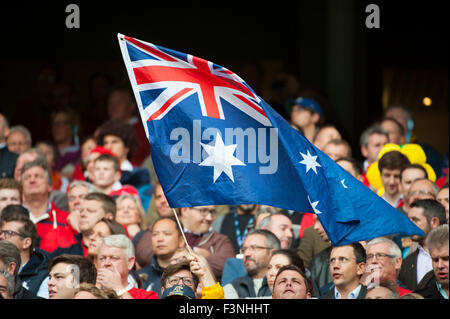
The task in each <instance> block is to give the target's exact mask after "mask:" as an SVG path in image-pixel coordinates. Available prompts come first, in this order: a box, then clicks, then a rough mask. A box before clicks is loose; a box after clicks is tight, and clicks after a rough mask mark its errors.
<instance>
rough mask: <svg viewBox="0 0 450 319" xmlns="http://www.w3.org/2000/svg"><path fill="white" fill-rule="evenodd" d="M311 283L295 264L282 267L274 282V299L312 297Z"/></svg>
mask: <svg viewBox="0 0 450 319" xmlns="http://www.w3.org/2000/svg"><path fill="white" fill-rule="evenodd" d="M311 293H312V287H311V283H310V282H309V280H308V278H306V275H305V273H304V272H303V271H302V270H301V269H300V268H298V267H297V266H295V265H286V266H283V267H281V268H280V270H279V271H278V274H277V276H276V277H275V282H274V284H273V297H272V298H273V299H310V298H311Z"/></svg>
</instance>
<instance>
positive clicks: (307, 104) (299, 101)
mask: <svg viewBox="0 0 450 319" xmlns="http://www.w3.org/2000/svg"><path fill="white" fill-rule="evenodd" d="M293 105H299V106H301V107H303V108H305V109H311V110H313V111H314V112H316V113H317V114H319V115H320V116H322V108H321V107H320V104H319V103H318V102H317V101H316V100H314V99H312V98H310V97H302V96H300V97H298V98H296V99H293V100H290V101H289V102H288V103H287V108H288V111H289V112H290V111H291V110H292V106H293Z"/></svg>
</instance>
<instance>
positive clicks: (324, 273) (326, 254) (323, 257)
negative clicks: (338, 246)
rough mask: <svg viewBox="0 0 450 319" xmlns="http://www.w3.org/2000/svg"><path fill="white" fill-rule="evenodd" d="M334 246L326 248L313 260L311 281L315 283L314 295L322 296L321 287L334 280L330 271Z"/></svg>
mask: <svg viewBox="0 0 450 319" xmlns="http://www.w3.org/2000/svg"><path fill="white" fill-rule="evenodd" d="M331 249H332V247H331V246H330V247H328V248H325V249H324V250H322V251H321V252H320V253H318V254H317V255H316V256H314V258H313V260H312V262H311V281H312V284H313V296H315V297H320V296H321V293H320V292H321V290H320V288H321V287H322V286H324V285H326V284H328V283H332V282H333V277H332V276H331V273H330V262H329V259H330V253H331Z"/></svg>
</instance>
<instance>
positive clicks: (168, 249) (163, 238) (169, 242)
mask: <svg viewBox="0 0 450 319" xmlns="http://www.w3.org/2000/svg"><path fill="white" fill-rule="evenodd" d="M151 245H152V250H153V257H152V263H151V264H150V265H149V266H146V267H144V268H142V269H140V270H139V272H138V273H139V274H147V275H148V277H147V278H148V279H147V280H146V281H145V282H144V288H145V289H146V290H153V291H161V275H162V273H163V271H164V269H165V268H166V267H167V266H168V265H169V263H170V260H171V259H172V257H173V255H174V254H175V252H176V251H177V250H178V249H179V248H182V247H184V246H185V243H184V240H183V235H182V234H181V230H180V229H179V227H178V225H177V221H176V220H175V219H174V218H172V217H161V218H160V219H158V220H157V221H156V222H155V223H154V224H153V231H152V241H151Z"/></svg>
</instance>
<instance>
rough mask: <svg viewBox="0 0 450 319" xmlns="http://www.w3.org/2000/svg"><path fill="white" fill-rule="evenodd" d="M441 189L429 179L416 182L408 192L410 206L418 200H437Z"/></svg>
mask: <svg viewBox="0 0 450 319" xmlns="http://www.w3.org/2000/svg"><path fill="white" fill-rule="evenodd" d="M438 192H439V187H438V186H437V185H436V184H435V183H433V182H432V181H430V180H429V179H427V178H421V179H417V180H415V181H414V182H413V183H412V184H411V186H410V188H409V191H408V205H409V206H411V204H412V203H413V202H414V201H416V200H418V199H436V195H437V193H438Z"/></svg>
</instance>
